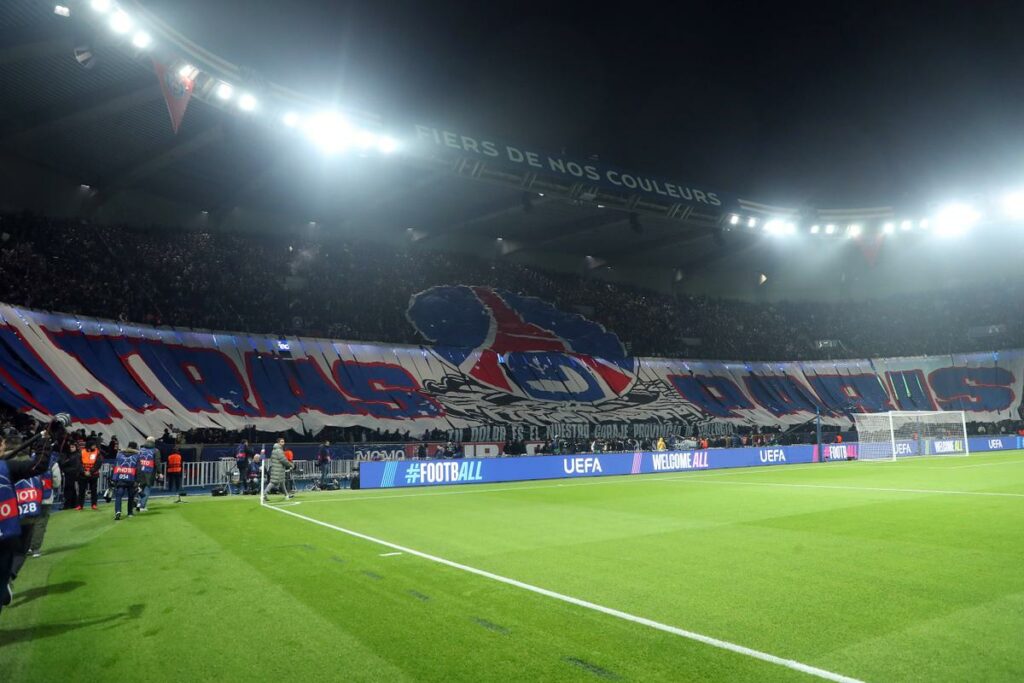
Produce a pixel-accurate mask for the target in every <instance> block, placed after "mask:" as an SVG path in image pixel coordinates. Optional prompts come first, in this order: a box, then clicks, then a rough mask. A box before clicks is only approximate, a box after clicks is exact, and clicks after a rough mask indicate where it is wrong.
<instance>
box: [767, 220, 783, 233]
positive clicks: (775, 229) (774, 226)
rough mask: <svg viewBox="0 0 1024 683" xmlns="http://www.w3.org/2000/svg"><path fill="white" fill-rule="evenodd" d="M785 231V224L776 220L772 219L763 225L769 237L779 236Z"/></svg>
mask: <svg viewBox="0 0 1024 683" xmlns="http://www.w3.org/2000/svg"><path fill="white" fill-rule="evenodd" d="M783 230H785V224H784V223H783V222H782V221H780V220H779V219H778V218H773V219H771V220H770V221H768V222H767V223H765V224H764V231H765V232H766V233H768V234H769V235H781V234H782V232H783Z"/></svg>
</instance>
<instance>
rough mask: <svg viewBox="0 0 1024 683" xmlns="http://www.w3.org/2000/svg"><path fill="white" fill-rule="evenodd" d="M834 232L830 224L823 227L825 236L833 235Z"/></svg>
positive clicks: (834, 228) (834, 229) (834, 227)
mask: <svg viewBox="0 0 1024 683" xmlns="http://www.w3.org/2000/svg"><path fill="white" fill-rule="evenodd" d="M835 231H836V226H834V225H832V224H829V225H826V226H825V232H826V233H827V234H829V235H831V234H833V233H835Z"/></svg>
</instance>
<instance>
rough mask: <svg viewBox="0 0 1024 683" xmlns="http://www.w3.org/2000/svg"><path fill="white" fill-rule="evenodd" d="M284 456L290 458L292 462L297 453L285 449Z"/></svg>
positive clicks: (289, 460)
mask: <svg viewBox="0 0 1024 683" xmlns="http://www.w3.org/2000/svg"><path fill="white" fill-rule="evenodd" d="M284 457H285V458H287V459H288V462H291V461H292V460H294V459H295V454H294V453H292V452H291V451H285V452H284Z"/></svg>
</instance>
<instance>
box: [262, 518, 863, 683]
mask: <svg viewBox="0 0 1024 683" xmlns="http://www.w3.org/2000/svg"><path fill="white" fill-rule="evenodd" d="M271 509H273V510H276V511H277V512H280V513H281V514H285V515H291V516H292V517H297V518H298V519H302V520H305V521H307V522H312V523H313V524H319V525H320V526H322V527H326V528H328V529H333V530H334V531H340V532H341V533H343V534H348V535H349V536H354V537H355V538H360V539H362V540H364V541H369V542H370V543H376V544H378V545H382V546H384V547H386V548H392V549H394V550H397V551H399V552H400V553H408V554H410V555H415V556H416V557H419V558H422V559H424V560H429V561H431V562H437V563H438V564H443V565H445V566H446V567H451V568H453V569H458V570H460V571H464V572H468V573H470V574H476V575H477V576H482V577H484V578H486V579H491V580H492V581H497V582H499V583H504V584H507V585H509V586H514V587H516V588H521V589H523V590H527V591H530V592H531V593H537V594H538V595H543V596H545V597H548V598H554V599H555V600H561V601H562V602H567V603H569V604H570V605H576V606H577V607H584V608H586V609H590V610H594V611H595V612H601V613H602V614H607V615H609V616H612V617H616V618H618V619H623V620H625V621H631V622H633V623H634V624H640V625H641V626H647V627H650V628H653V629H656V630H658V631H664V632H665V633H671V634H672V635H676V636H680V637H682V638H688V639H690V640H695V641H697V642H698V643H704V644H705V645H710V646H712V647H717V648H719V649H722V650H728V651H729V652H735V653H737V654H741V655H746V656H747V657H753V658H754V659H760V660H761V661H763V662H768V663H770V664H777V665H778V666H784V667H786V668H787V669H793V670H794V671H800V672H802V673H805V674H809V675H811V676H817V677H818V678H823V679H825V680H828V681H837V682H838V683H863V682H862V681H860V680H859V679H856V678H850V677H849V676H844V675H842V674H837V673H834V672H832V671H826V670H825V669H819V668H817V667H814V666H810V665H809V664H803V663H801V662H798V661H796V660H793V659H785V658H784V657H778V656H776V655H773V654H769V653H767V652H761V651H760V650H754V649H752V648H749V647H744V646H743V645H737V644H736V643H730V642H729V641H726V640H719V639H718V638H712V637H711V636H705V635H702V634H700V633H695V632H693V631H687V630H685V629H681V628H677V627H675V626H669V625H668V624H663V623H661V622H659V621H654V620H652V619H647V618H645V617H639V616H636V615H635V614H629V613H628V612H622V611H620V610H617V609H614V608H611V607H605V606H603V605H598V604H597V603H593V602H590V601H588V600H581V599H580V598H574V597H572V596H571V595H565V594H563V593H556V592H555V591H552V590H548V589H547V588H541V587H539V586H534V585H531V584H529V583H523V582H522V581H517V580H516V579H510V578H508V577H507V576H501V575H500V574H493V573H491V572H489V571H485V570H483V569H477V568H476V567H470V566H468V565H465V564H460V563H458V562H453V561H452V560H446V559H444V558H443V557H438V556H436V555H430V554H429V553H424V552H420V551H419V550H413V549H412V548H407V547H405V546H401V545H398V544H397V543H391V542H390V541H385V540H382V539H379V538H375V537H373V536H368V535H367V534H363V533H359V532H358V531H352V530H351V529H345V528H343V527H340V526H335V525H334V524H330V523H329V522H324V521H321V520H319V519H314V518H313V517H307V516H306V515H300V514H299V513H297V512H292V511H291V510H283V509H281V508H279V507H271Z"/></svg>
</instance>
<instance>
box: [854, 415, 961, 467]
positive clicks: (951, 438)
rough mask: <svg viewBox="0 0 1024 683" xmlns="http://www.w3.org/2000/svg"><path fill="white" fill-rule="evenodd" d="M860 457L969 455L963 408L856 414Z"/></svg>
mask: <svg viewBox="0 0 1024 683" xmlns="http://www.w3.org/2000/svg"><path fill="white" fill-rule="evenodd" d="M854 421H855V423H856V426H857V458H858V459H859V460H896V459H897V458H903V457H908V456H918V455H969V454H970V447H969V445H968V443H967V417H966V415H965V414H964V411H962V410H894V411H890V412H887V413H855V414H854Z"/></svg>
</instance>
